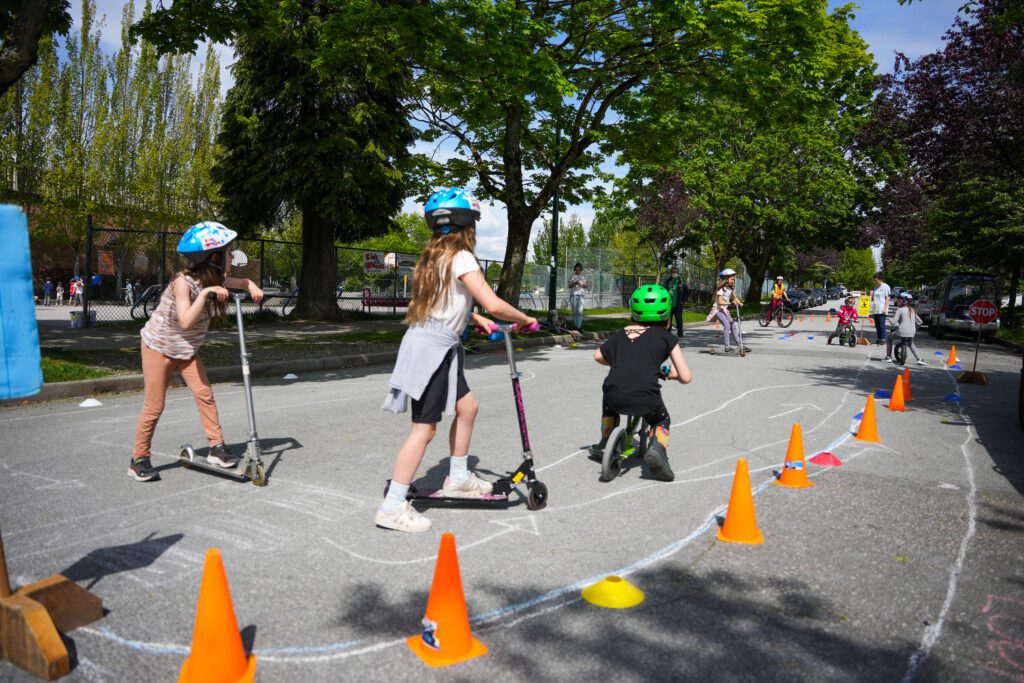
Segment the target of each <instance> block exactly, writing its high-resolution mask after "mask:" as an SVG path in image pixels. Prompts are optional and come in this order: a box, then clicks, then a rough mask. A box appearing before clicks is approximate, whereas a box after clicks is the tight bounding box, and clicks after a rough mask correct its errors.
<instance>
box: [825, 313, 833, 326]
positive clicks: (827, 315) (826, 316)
mask: <svg viewBox="0 0 1024 683" xmlns="http://www.w3.org/2000/svg"><path fill="white" fill-rule="evenodd" d="M825 322H827V323H830V322H832V311H829V312H828V313H826V314H825Z"/></svg>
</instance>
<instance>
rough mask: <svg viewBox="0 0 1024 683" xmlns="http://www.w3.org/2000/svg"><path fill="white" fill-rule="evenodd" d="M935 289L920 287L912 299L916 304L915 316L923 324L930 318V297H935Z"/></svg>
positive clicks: (930, 286)
mask: <svg viewBox="0 0 1024 683" xmlns="http://www.w3.org/2000/svg"><path fill="white" fill-rule="evenodd" d="M935 289H936V288H935V287H933V286H932V285H929V286H927V287H922V288H921V291H920V292H918V293H917V296H916V297H914V301H916V302H917V314H918V315H919V316H921V320H923V321H924V322H925V323H927V322H928V320H929V319H931V317H932V297H933V296H935Z"/></svg>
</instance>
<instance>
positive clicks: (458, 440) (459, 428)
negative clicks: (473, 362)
mask: <svg viewBox="0 0 1024 683" xmlns="http://www.w3.org/2000/svg"><path fill="white" fill-rule="evenodd" d="M479 408H480V406H479V404H478V403H477V402H476V399H475V398H474V397H473V394H472V392H467V393H466V394H465V395H464V396H462V397H460V398H459V400H458V401H457V402H456V403H455V420H454V421H453V422H452V428H451V430H450V431H449V432H448V446H449V448H450V449H451V455H452V457H453V458H459V457H465V456H466V455H468V454H469V443H470V441H472V439H473V423H474V422H475V421H476V414H477V412H479Z"/></svg>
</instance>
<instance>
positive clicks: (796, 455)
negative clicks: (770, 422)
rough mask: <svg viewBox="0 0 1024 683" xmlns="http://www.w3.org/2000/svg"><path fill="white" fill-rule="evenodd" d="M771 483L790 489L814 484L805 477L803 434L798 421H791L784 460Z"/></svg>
mask: <svg viewBox="0 0 1024 683" xmlns="http://www.w3.org/2000/svg"><path fill="white" fill-rule="evenodd" d="M772 483H773V484H778V485H779V486H788V487H789V488H792V489H806V488H809V487H811V486H814V482H813V481H810V480H809V479H808V478H807V464H806V463H805V462H804V435H803V431H801V429H800V423H799V422H794V423H793V430H792V431H791V432H790V433H789V448H788V449H786V462H785V463H784V464H783V466H782V472H781V473H780V474H779V478H778V479H776V480H775V481H774V482H772Z"/></svg>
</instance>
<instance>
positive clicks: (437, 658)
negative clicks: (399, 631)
mask: <svg viewBox="0 0 1024 683" xmlns="http://www.w3.org/2000/svg"><path fill="white" fill-rule="evenodd" d="M469 641H470V648H469V652H465V653H463V654H460V655H446V654H445V653H443V652H441V651H440V650H435V649H434V648H432V647H430V646H428V645H427V644H426V643H425V642H423V636H422V635H419V636H409V637H408V638H406V639H405V644H406V645H408V646H409V649H410V650H412V651H413V652H414V653H415V654H416V656H417V657H419V658H420V659H422V660H423V663H424V664H426V665H427V666H431V667H435V668H437V667H442V666H450V665H452V664H458V663H459V662H464V661H466V660H467V659H473V658H474V657H479V656H480V655H485V654H487V646H486V645H484V644H483V643H481V642H480V641H479V640H477V639H476V638H474V637H473V636H470V637H469Z"/></svg>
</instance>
